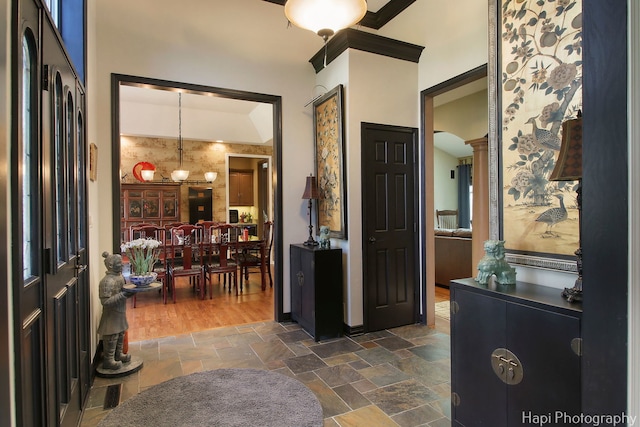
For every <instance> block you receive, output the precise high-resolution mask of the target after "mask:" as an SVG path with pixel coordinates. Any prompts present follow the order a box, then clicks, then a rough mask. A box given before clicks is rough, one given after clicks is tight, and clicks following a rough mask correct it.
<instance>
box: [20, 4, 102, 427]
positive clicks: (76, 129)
mask: <svg viewBox="0 0 640 427" xmlns="http://www.w3.org/2000/svg"><path fill="white" fill-rule="evenodd" d="M19 14H20V16H21V17H22V18H23V20H22V22H23V26H22V28H21V29H20V38H19V39H18V40H20V47H19V49H18V52H19V54H18V60H17V63H16V67H15V69H16V75H17V76H18V78H17V80H18V81H19V84H20V90H19V91H18V92H19V95H18V97H17V110H18V111H19V114H18V117H19V119H18V120H19V125H18V129H19V130H18V132H17V141H18V143H17V144H16V145H15V147H14V149H15V152H14V155H13V156H14V157H13V158H14V159H15V165H16V166H15V167H14V168H13V169H12V174H13V175H14V176H15V182H16V183H18V185H17V186H16V187H15V189H14V193H13V197H12V198H13V199H14V200H16V201H18V203H16V204H15V206H14V207H13V209H14V218H15V226H14V227H13V233H14V240H15V241H16V242H22V257H15V263H14V264H15V268H14V271H21V272H22V275H21V277H16V282H15V283H14V290H15V292H14V293H15V294H16V301H17V302H18V303H17V305H16V307H17V308H16V322H15V323H16V324H17V325H19V327H18V329H17V331H16V345H15V349H16V351H15V358H16V395H17V399H16V401H17V402H18V408H17V414H16V418H17V423H18V425H34V426H38V425H52V426H53V425H59V426H75V425H77V424H78V421H79V419H80V413H81V408H82V402H83V401H84V399H85V398H86V396H87V395H88V392H89V385H90V348H89V346H90V335H89V327H90V321H89V279H88V271H87V268H86V265H87V237H88V236H87V220H86V219H87V202H86V190H87V189H86V178H87V177H86V151H87V150H86V138H85V136H84V135H85V126H84V123H85V118H84V104H85V99H84V91H83V88H82V85H81V84H80V83H79V82H78V80H77V78H76V76H75V73H74V71H73V69H72V68H71V66H70V65H69V62H68V60H67V57H66V54H65V52H64V48H63V47H62V46H61V45H60V44H59V38H58V36H57V34H56V30H55V29H54V28H53V26H52V24H51V22H50V21H49V19H48V15H46V13H44V12H43V10H42V9H40V6H39V4H38V3H35V2H33V1H32V0H21V1H20V8H19ZM16 247H18V246H17V245H16ZM16 276H19V275H16ZM19 279H20V280H19Z"/></svg>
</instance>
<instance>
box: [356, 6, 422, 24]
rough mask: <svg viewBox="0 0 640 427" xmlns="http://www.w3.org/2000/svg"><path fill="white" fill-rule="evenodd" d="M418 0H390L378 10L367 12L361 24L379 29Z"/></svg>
mask: <svg viewBox="0 0 640 427" xmlns="http://www.w3.org/2000/svg"><path fill="white" fill-rule="evenodd" d="M415 1H416V0H390V1H389V3H387V4H385V5H384V6H383V7H382V8H381V9H380V10H378V11H377V12H367V14H366V15H365V16H364V18H362V21H360V22H359V25H362V26H363V27H367V28H373V29H374V30H379V29H380V28H382V27H383V26H385V25H386V24H387V23H389V22H390V21H391V20H392V19H393V18H395V17H396V16H398V15H399V14H400V13H401V12H402V11H403V10H405V9H406V8H408V7H409V6H410V5H411V4H412V3H414V2H415Z"/></svg>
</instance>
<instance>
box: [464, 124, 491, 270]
mask: <svg viewBox="0 0 640 427" xmlns="http://www.w3.org/2000/svg"><path fill="white" fill-rule="evenodd" d="M465 144H469V145H471V148H473V207H472V209H473V224H472V228H473V238H472V242H471V247H472V250H471V262H472V269H471V271H472V272H473V276H474V277H475V276H476V267H477V266H478V262H479V261H480V259H481V258H482V257H483V256H484V242H485V241H486V240H489V144H488V139H487V137H484V138H479V139H472V140H470V141H465Z"/></svg>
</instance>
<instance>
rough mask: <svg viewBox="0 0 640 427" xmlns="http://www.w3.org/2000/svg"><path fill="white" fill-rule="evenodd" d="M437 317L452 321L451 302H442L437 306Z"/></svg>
mask: <svg viewBox="0 0 640 427" xmlns="http://www.w3.org/2000/svg"><path fill="white" fill-rule="evenodd" d="M435 305H436V316H438V317H442V318H443V319H447V320H450V318H451V311H450V308H449V306H450V305H449V301H440V302H437V303H436V304H435Z"/></svg>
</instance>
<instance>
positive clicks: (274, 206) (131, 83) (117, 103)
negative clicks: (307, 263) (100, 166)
mask: <svg viewBox="0 0 640 427" xmlns="http://www.w3.org/2000/svg"><path fill="white" fill-rule="evenodd" d="M111 83H112V84H111V89H112V91H111V93H112V105H113V110H112V158H113V159H120V158H121V133H122V132H121V130H122V123H123V122H122V120H130V119H131V117H123V114H122V112H121V110H122V103H121V96H122V91H121V89H122V88H125V87H134V88H150V89H155V90H156V91H155V92H157V93H160V92H165V93H171V92H173V93H174V94H175V93H176V92H180V93H182V94H197V95H204V96H202V97H199V98H201V99H204V98H207V99H209V100H214V101H216V100H218V101H219V100H228V101H232V102H234V104H235V106H238V104H242V103H243V102H247V103H256V104H258V105H259V106H260V107H261V108H266V109H268V110H269V111H270V116H269V117H270V128H271V134H270V135H271V141H270V142H271V144H272V157H273V167H272V168H271V169H270V172H271V176H270V182H271V185H272V188H271V193H272V194H273V195H274V196H273V198H272V200H271V204H270V212H271V215H272V218H273V219H274V227H273V233H274V240H273V258H272V259H273V260H274V266H273V276H274V277H273V279H274V287H273V310H274V320H276V321H283V320H284V313H283V295H282V292H283V291H282V274H283V273H282V265H283V260H282V257H283V255H282V221H279V218H281V217H282V200H281V195H282V180H280V179H277V177H278V176H281V175H282V163H281V160H280V159H281V158H282V133H281V129H282V99H281V97H280V96H275V95H265V94H258V93H253V92H245V91H239V90H231V89H224V88H216V87H209V86H201V85H193V84H188V83H181V82H174V81H165V80H157V79H149V78H144V77H137V76H129V75H121V74H112V79H111ZM157 93H156V94H157ZM176 129H178V127H177V125H176ZM215 144H217V143H215ZM214 148H215V147H214ZM222 149H223V148H222ZM123 173H126V171H121V168H120V164H119V162H118V161H117V160H115V161H113V162H112V189H113V191H112V205H113V213H112V218H113V248H114V251H118V250H119V247H120V233H119V231H120V217H121V203H120V183H121V177H122V176H123ZM163 180H164V177H163ZM214 203H215V197H214Z"/></svg>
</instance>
